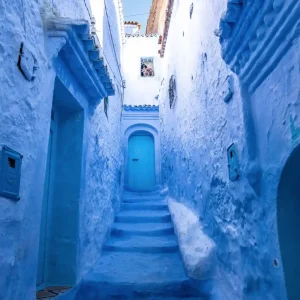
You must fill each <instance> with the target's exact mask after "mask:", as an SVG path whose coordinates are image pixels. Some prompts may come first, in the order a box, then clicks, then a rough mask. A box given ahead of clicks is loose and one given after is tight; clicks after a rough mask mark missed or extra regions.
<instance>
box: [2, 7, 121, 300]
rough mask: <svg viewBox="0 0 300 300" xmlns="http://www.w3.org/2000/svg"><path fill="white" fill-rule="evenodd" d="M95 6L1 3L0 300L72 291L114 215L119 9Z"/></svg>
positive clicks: (116, 200)
mask: <svg viewBox="0 0 300 300" xmlns="http://www.w3.org/2000/svg"><path fill="white" fill-rule="evenodd" d="M97 2H98V1H93V2H91V3H89V2H88V1H75V2H72V3H70V2H68V1H37V2H31V3H30V4H29V2H28V1H26V2H25V1H15V2H14V3H8V2H7V1H1V2H0V11H1V17H0V23H1V26H2V27H3V30H2V34H3V35H1V36H2V37H1V41H0V60H1V70H0V73H1V78H2V79H1V87H0V90H1V105H0V111H1V113H0V119H1V123H2V126H1V129H0V144H1V145H2V147H1V159H2V162H1V165H2V166H3V168H1V192H0V193H1V196H0V253H1V254H0V267H1V270H2V271H1V274H2V275H3V274H5V275H4V276H1V280H0V299H5V300H6V299H7V300H17V299H30V300H32V299H34V298H35V293H36V289H42V288H43V287H44V286H49V285H65V286H71V285H74V284H75V283H76V282H77V281H78V280H80V278H81V277H82V275H83V274H85V273H86V271H87V269H89V268H90V266H91V265H92V264H93V263H94V262H95V261H96V260H97V259H98V258H99V256H100V254H101V247H102V243H103V240H104V238H105V236H106V235H107V232H108V231H109V228H110V225H111V223H112V221H113V219H114V214H115V211H117V210H118V208H119V204H120V198H121V187H120V182H121V181H120V178H121V166H122V161H121V160H120V157H121V137H120V133H119V132H120V130H121V122H120V116H121V110H122V100H121V99H122V98H123V88H122V79H121V74H120V71H119V69H120V68H121V54H120V53H121V49H122V44H123V37H122V29H121V28H122V27H123V21H122V20H121V19H120V3H121V2H120V3H119V2H118V1H109V2H108V1H107V3H106V6H105V7H104V5H102V7H101V5H99V4H98V3H97ZM90 4H91V5H90ZM92 8H93V9H92ZM92 11H93V12H94V11H96V13H95V14H93V13H92ZM97 14H98V18H97V24H96V25H95V19H94V18H93V15H97ZM101 15H102V17H101ZM95 26H96V27H95ZM96 31H97V35H96ZM123 33H124V31H123ZM111 39H113V41H114V47H113V46H112V44H111ZM113 48H114V49H115V50H114V49H113ZM114 52H115V53H114ZM107 97H108V101H103V99H104V98H107ZM104 106H105V107H104ZM105 111H106V113H107V116H106V115H105ZM108 149H110V150H108ZM108 152H109V154H104V153H108ZM7 159H8V163H9V164H8V167H6V166H7V162H6V160H7ZM99 170H101V172H99ZM19 179H20V185H19V188H18V182H19Z"/></svg>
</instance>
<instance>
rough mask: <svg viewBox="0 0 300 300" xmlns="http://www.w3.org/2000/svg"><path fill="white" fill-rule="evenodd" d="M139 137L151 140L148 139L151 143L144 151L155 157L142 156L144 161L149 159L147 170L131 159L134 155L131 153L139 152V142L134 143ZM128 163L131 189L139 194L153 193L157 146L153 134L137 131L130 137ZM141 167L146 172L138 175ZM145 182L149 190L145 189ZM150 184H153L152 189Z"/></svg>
mask: <svg viewBox="0 0 300 300" xmlns="http://www.w3.org/2000/svg"><path fill="white" fill-rule="evenodd" d="M138 137H143V138H144V137H147V138H149V140H148V139H147V141H149V144H148V145H147V146H146V148H145V149H144V150H145V151H147V152H148V151H149V153H148V154H150V153H151V156H152V155H153V157H150V156H149V157H148V156H147V155H146V156H145V154H141V157H143V161H144V159H145V160H147V159H148V164H147V165H146V168H145V169H144V168H143V164H142V165H137V163H136V162H134V163H133V162H132V159H131V158H130V157H132V155H133V153H131V151H132V150H133V151H136V150H137V148H136V147H137V144H136V143H137V141H134V139H137V138H138ZM140 142H141V140H138V143H140ZM145 145H146V144H145ZM148 147H149V148H148ZM138 152H140V151H138ZM141 157H139V158H141ZM152 159H153V160H152ZM127 161H128V168H127V177H128V181H129V182H128V186H129V188H130V189H132V190H135V191H138V192H147V191H153V189H154V188H155V146H154V136H153V135H152V134H150V133H149V131H135V132H133V133H132V134H131V135H130V136H129V139H128V157H127ZM149 162H151V164H149ZM140 167H141V168H142V169H144V172H142V173H139V174H138V173H136V171H138V170H140V171H141V168H140ZM144 167H145V165H144ZM150 173H151V174H150ZM148 176H149V177H148ZM150 176H151V178H150ZM147 179H149V182H147ZM150 180H151V181H150ZM145 182H147V184H148V183H149V188H146V187H145ZM150 182H151V188H150ZM143 184H144V186H143ZM141 186H143V188H141Z"/></svg>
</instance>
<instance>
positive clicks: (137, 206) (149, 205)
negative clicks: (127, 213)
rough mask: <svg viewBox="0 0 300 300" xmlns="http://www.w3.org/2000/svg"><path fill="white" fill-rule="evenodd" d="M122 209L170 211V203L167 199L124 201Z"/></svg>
mask: <svg viewBox="0 0 300 300" xmlns="http://www.w3.org/2000/svg"><path fill="white" fill-rule="evenodd" d="M121 209H122V210H166V211H168V204H167V202H165V201H161V202H160V201H149V202H146V203H145V202H143V203H124V204H123V205H122V207H121Z"/></svg>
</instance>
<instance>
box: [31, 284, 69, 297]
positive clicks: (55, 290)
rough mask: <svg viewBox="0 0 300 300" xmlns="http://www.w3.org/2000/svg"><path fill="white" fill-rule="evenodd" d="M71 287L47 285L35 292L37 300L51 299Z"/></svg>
mask: <svg viewBox="0 0 300 300" xmlns="http://www.w3.org/2000/svg"><path fill="white" fill-rule="evenodd" d="M70 288H71V287H69V286H49V287H47V288H45V289H43V290H41V291H38V292H37V293H36V299H37V300H49V299H53V298H55V297H56V296H58V295H61V294H64V293H65V292H67V291H68V290H69V289H70Z"/></svg>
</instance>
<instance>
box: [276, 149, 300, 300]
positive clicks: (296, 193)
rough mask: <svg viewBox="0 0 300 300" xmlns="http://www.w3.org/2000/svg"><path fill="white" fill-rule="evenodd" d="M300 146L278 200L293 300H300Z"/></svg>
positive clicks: (283, 179) (290, 161)
mask: <svg viewBox="0 0 300 300" xmlns="http://www.w3.org/2000/svg"><path fill="white" fill-rule="evenodd" d="M299 166H300V145H298V146H297V148H296V149H295V150H294V151H293V152H292V154H291V155H290V157H289V158H288V160H287V162H286V164H285V166H284V169H283V172H282V174H281V178H280V182H279V187H278V198H277V223H278V234H279V243H280V251H281V256H282V262H283V269H284V276H285V282H286V290H287V294H288V298H289V300H299V294H300V286H299V278H300V261H299V253H300V169H299Z"/></svg>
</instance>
